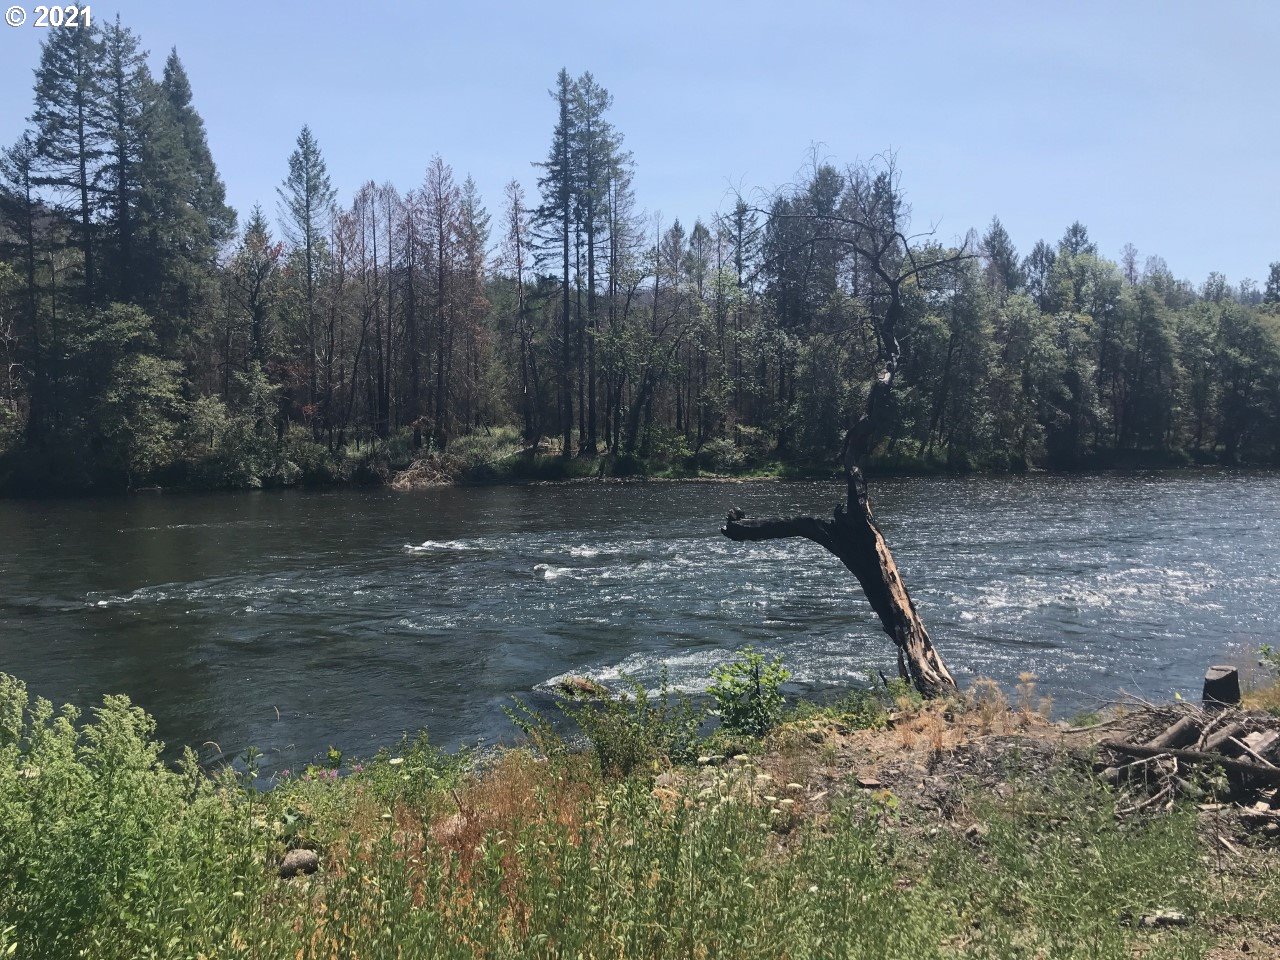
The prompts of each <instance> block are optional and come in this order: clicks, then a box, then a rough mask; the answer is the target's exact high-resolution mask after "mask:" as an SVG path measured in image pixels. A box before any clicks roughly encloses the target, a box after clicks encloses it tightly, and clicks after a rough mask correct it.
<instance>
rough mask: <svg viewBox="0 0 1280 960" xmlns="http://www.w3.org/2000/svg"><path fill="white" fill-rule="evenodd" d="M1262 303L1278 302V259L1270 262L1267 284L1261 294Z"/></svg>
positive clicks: (1279, 288) (1279, 299)
mask: <svg viewBox="0 0 1280 960" xmlns="http://www.w3.org/2000/svg"><path fill="white" fill-rule="evenodd" d="M1262 302H1263V303H1280V260H1277V261H1276V262H1275V263H1273V264H1271V270H1270V272H1269V273H1268V274H1267V286H1266V289H1265V290H1264V291H1263V294H1262Z"/></svg>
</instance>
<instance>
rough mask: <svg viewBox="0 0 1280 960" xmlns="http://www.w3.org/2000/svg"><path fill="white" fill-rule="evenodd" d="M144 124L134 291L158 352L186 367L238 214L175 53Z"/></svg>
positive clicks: (205, 322)
mask: <svg viewBox="0 0 1280 960" xmlns="http://www.w3.org/2000/svg"><path fill="white" fill-rule="evenodd" d="M142 123H143V128H144V138H143V154H142V175H141V180H142V187H141V194H140V196H139V204H138V209H139V230H138V232H139V238H138V247H139V252H138V261H139V278H138V280H137V281H136V283H135V289H136V290H137V294H138V297H137V298H138V301H139V303H140V304H142V305H143V306H145V307H146V308H147V309H148V310H150V312H151V313H152V315H153V316H154V317H155V318H156V320H157V325H158V334H159V338H160V344H161V347H162V349H163V350H164V351H165V353H166V354H168V355H170V356H174V357H180V358H181V359H182V360H183V361H185V363H186V365H187V366H188V368H191V367H192V366H193V365H194V364H195V362H196V356H195V353H196V344H197V342H198V341H199V340H200V339H201V338H202V336H203V334H204V332H205V331H206V330H207V329H209V327H210V326H211V324H212V313H213V306H214V303H215V302H216V291H217V288H218V280H217V267H218V263H217V260H218V254H219V251H220V250H221V249H222V248H223V247H224V245H225V244H227V243H228V242H229V241H231V240H232V239H233V238H234V236H235V233H236V214H235V211H234V210H232V209H231V208H230V207H228V206H227V204H226V190H225V188H224V186H223V184H222V179H221V177H220V176H219V175H218V171H217V167H216V166H215V164H214V162H213V157H212V154H211V153H210V151H209V145H208V142H207V140H206V138H205V132H204V122H203V120H201V118H200V115H199V114H198V113H197V112H196V110H195V107H194V106H193V105H192V93H191V84H190V81H189V80H188V78H187V74H186V70H185V69H184V68H183V66H182V62H181V61H180V60H179V59H178V54H177V51H176V50H174V51H171V52H170V54H169V56H168V58H167V59H166V61H165V67H164V76H163V79H162V80H161V82H160V84H159V86H158V88H157V89H156V90H154V92H153V95H152V96H150V97H149V98H148V104H147V108H146V110H145V113H144V116H143V121H142ZM224 374H225V371H224ZM223 379H224V380H225V376H224V378H223Z"/></svg>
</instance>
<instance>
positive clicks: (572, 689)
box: [556, 677, 609, 698]
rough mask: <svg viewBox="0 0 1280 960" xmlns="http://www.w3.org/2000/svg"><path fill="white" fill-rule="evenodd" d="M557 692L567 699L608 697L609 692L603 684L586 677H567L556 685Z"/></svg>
mask: <svg viewBox="0 0 1280 960" xmlns="http://www.w3.org/2000/svg"><path fill="white" fill-rule="evenodd" d="M556 690H557V691H559V692H560V693H562V694H564V695H565V696H567V697H583V698H591V697H607V696H608V695H609V691H608V690H606V689H605V688H604V686H603V685H602V684H599V683H596V682H595V681H594V680H588V679H587V678H586V677H565V678H564V679H563V680H561V681H559V682H558V683H556Z"/></svg>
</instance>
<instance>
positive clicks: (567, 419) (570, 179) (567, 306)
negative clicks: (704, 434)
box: [537, 68, 578, 457]
mask: <svg viewBox="0 0 1280 960" xmlns="http://www.w3.org/2000/svg"><path fill="white" fill-rule="evenodd" d="M551 96H552V98H553V99H554V100H555V101H556V109H557V114H556V125H555V130H554V131H553V132H552V134H551V150H550V152H549V153H548V155H547V159H546V161H545V162H544V163H541V164H538V166H539V167H541V168H542V171H543V174H542V176H541V177H539V178H538V189H539V190H540V191H541V193H542V205H541V206H539V207H538V211H537V221H538V226H539V239H540V240H541V241H542V247H541V253H542V256H543V259H544V261H547V262H552V261H555V260H557V259H558V262H559V265H560V285H561V286H560V376H559V380H560V401H559V403H560V433H561V443H562V445H563V446H562V449H561V453H562V455H563V456H565V457H569V456H572V454H573V360H574V330H573V314H572V311H571V305H572V301H571V295H572V290H571V288H570V285H569V270H570V267H571V265H572V259H571V257H570V246H571V244H572V242H573V236H574V230H573V227H574V220H573V218H574V212H575V211H574V201H575V197H576V194H577V190H578V182H577V170H576V165H575V163H574V159H575V151H574V145H575V141H576V139H577V126H576V123H575V117H574V111H573V105H574V90H573V81H572V80H571V79H570V78H569V71H568V70H565V69H564V68H561V70H560V73H559V74H558V75H557V76H556V88H555V90H553V91H551Z"/></svg>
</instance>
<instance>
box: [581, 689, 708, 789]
mask: <svg viewBox="0 0 1280 960" xmlns="http://www.w3.org/2000/svg"><path fill="white" fill-rule="evenodd" d="M558 706H559V708H560V710H561V712H563V713H564V714H565V715H566V716H567V717H569V718H570V719H571V720H572V721H573V722H574V723H575V724H576V725H577V726H578V728H579V729H580V730H581V731H582V733H583V735H584V736H585V737H586V739H587V742H588V743H589V744H590V745H591V751H592V753H593V755H594V756H595V759H596V762H597V763H598V764H599V767H600V770H601V771H602V772H603V773H606V774H608V775H612V776H624V777H625V776H628V775H629V774H631V773H632V772H633V771H636V770H639V769H642V768H643V767H646V766H650V767H651V766H652V764H653V763H654V762H655V761H659V762H665V763H687V762H689V761H690V760H692V759H693V757H694V756H696V753H697V745H698V730H699V728H700V727H701V726H702V721H703V717H704V711H703V710H701V709H699V708H698V707H697V706H695V705H694V703H693V701H692V700H690V698H689V697H688V696H686V695H685V694H677V693H675V692H674V691H672V690H671V689H670V686H669V681H668V678H667V675H666V673H665V671H664V673H663V676H662V681H661V684H660V686H659V689H658V690H657V691H655V692H654V693H652V694H651V693H649V691H647V690H646V689H645V687H644V685H643V684H642V683H640V682H638V681H632V682H631V683H630V684H629V686H628V690H627V691H626V692H624V693H619V694H616V695H611V696H605V697H602V698H600V699H597V700H590V701H586V702H582V703H576V702H573V701H571V700H567V699H562V700H560V701H559V704H558Z"/></svg>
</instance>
